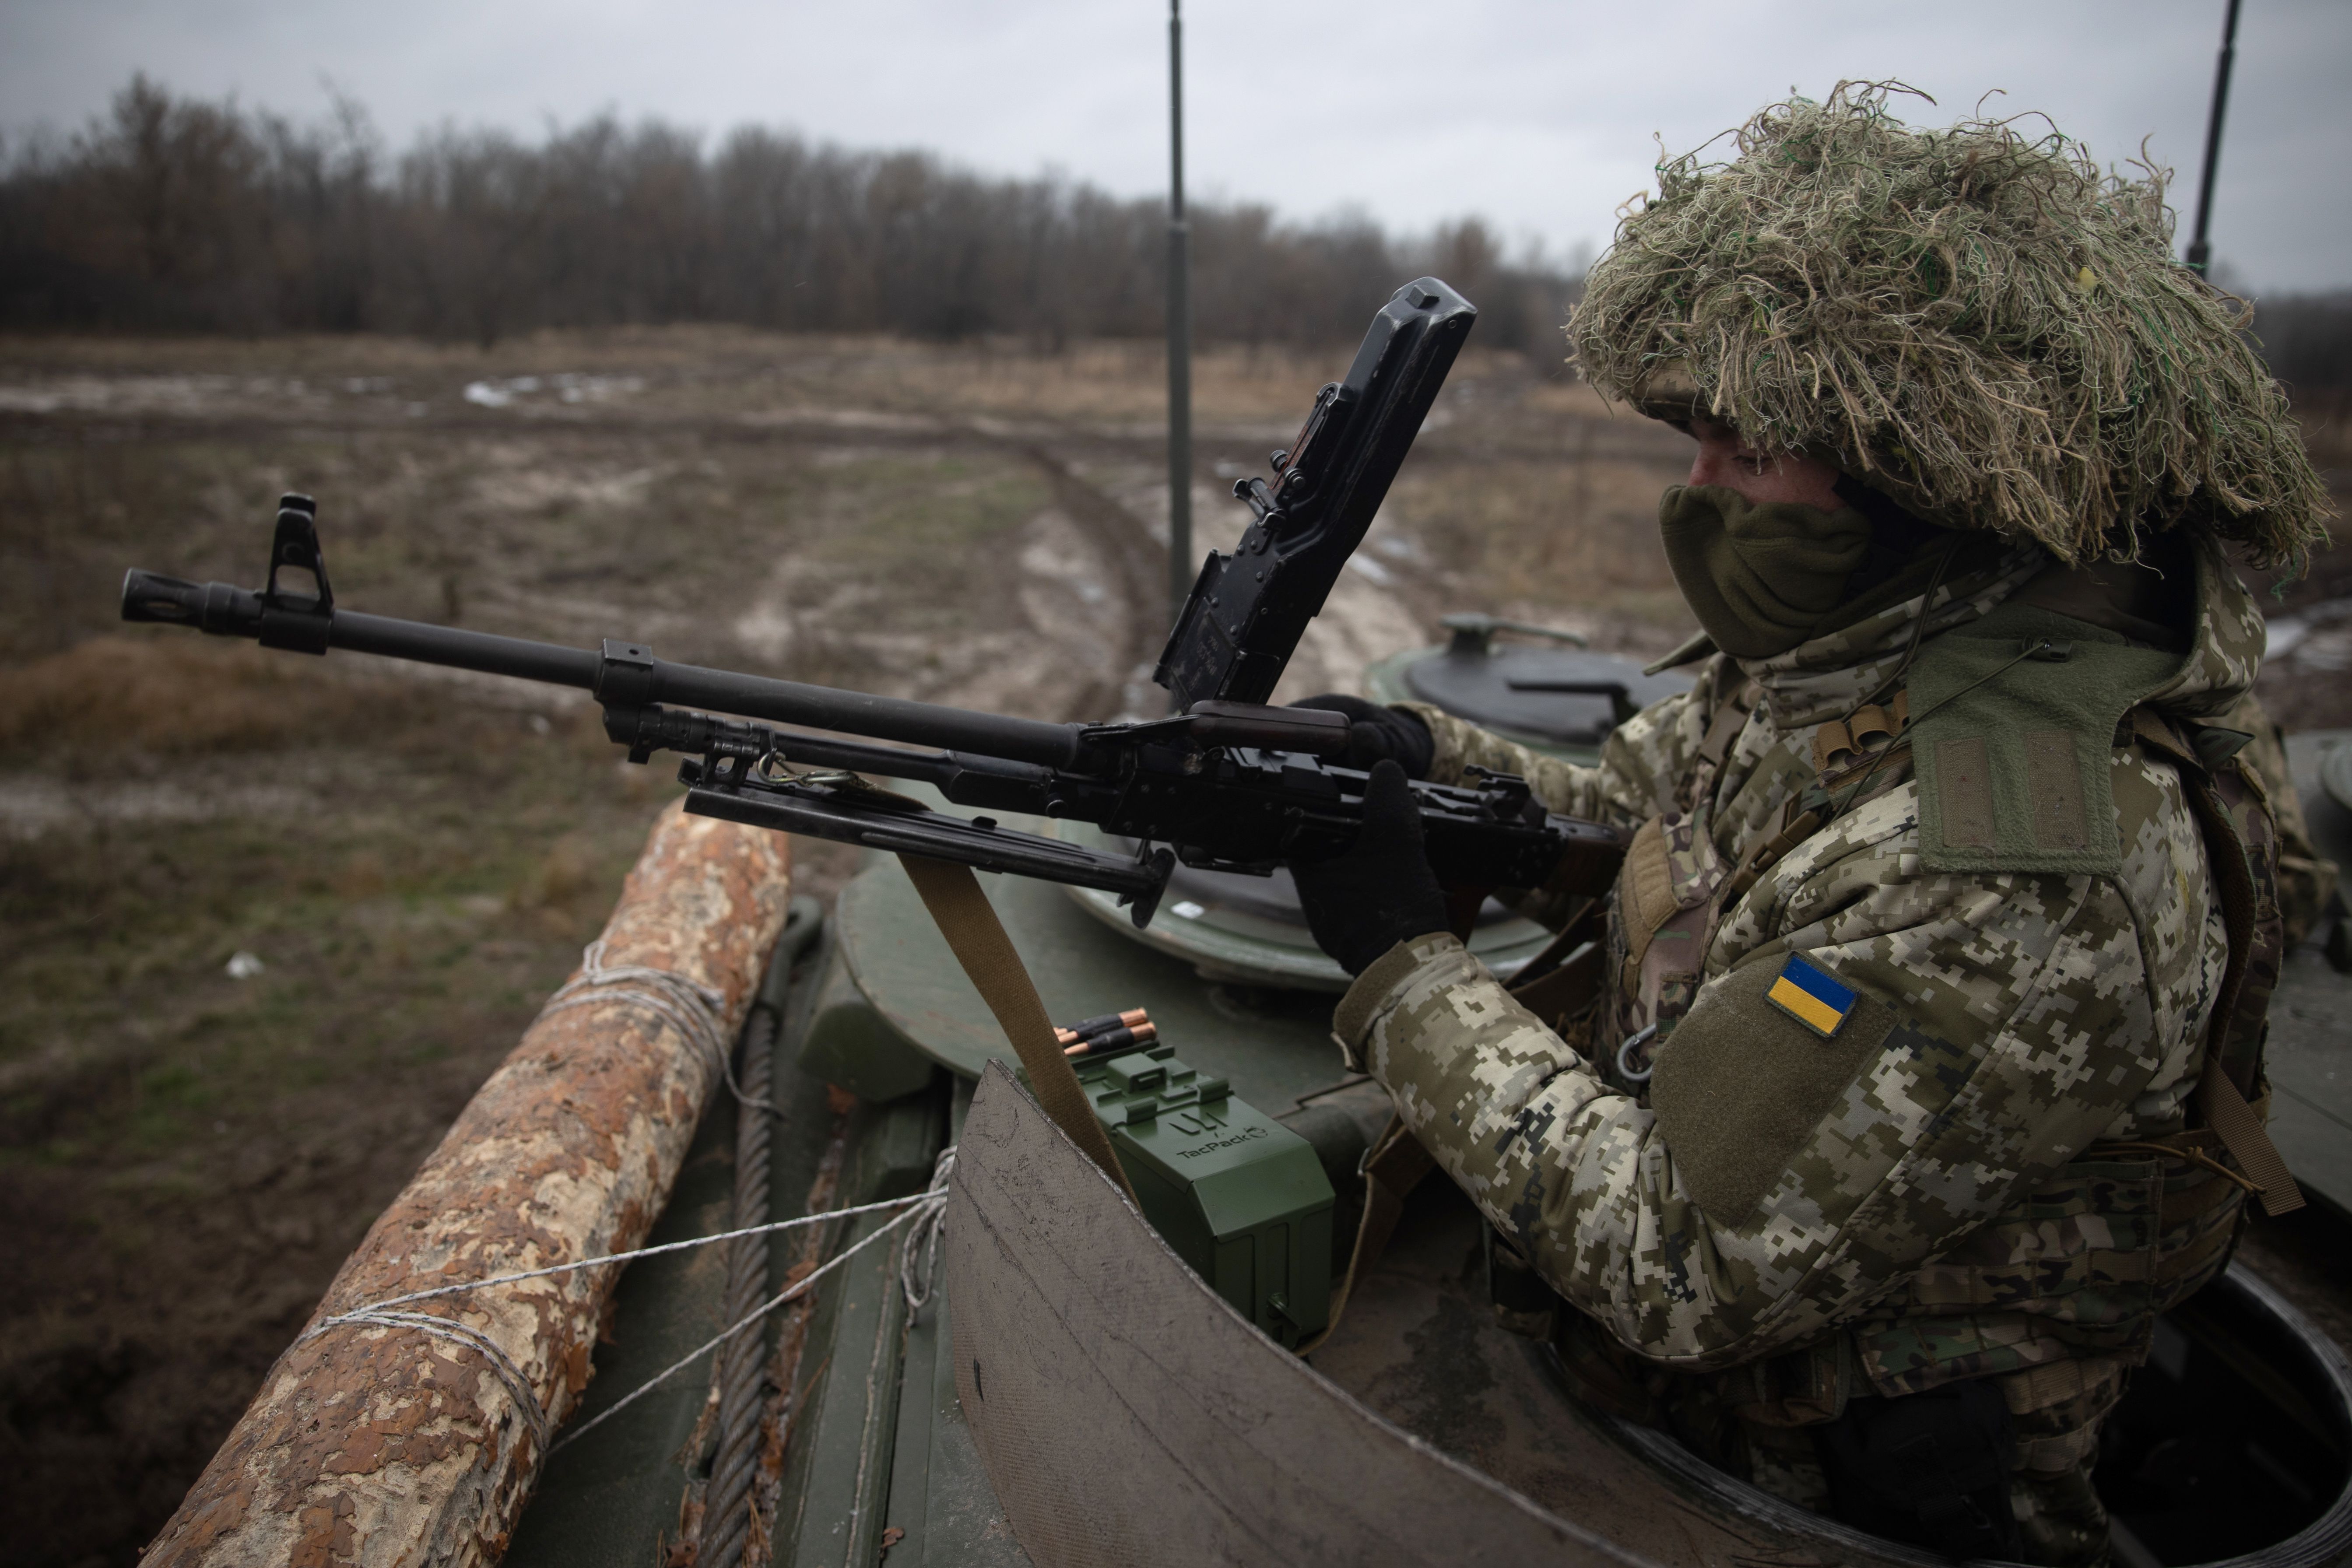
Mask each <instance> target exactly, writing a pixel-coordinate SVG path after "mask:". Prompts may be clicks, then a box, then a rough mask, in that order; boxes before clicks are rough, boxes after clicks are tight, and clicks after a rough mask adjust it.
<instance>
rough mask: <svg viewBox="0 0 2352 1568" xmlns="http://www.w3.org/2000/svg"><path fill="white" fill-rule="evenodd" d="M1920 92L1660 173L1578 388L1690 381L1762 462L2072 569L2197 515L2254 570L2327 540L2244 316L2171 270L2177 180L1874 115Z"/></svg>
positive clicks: (1583, 328) (1595, 326)
mask: <svg viewBox="0 0 2352 1568" xmlns="http://www.w3.org/2000/svg"><path fill="white" fill-rule="evenodd" d="M1910 90H1911V89H1906V88H1903V87H1901V86H1900V85H1899V84H1895V83H1854V82H1843V83H1840V84H1839V86H1838V88H1837V89H1836V90H1835V91H1834V92H1832V93H1831V94H1830V96H1829V99H1828V101H1826V102H1822V103H1813V102H1809V101H1807V100H1803V99H1794V100H1790V101H1789V102H1787V103H1780V104H1775V105H1773V106H1772V107H1770V108H1769V109H1766V110H1763V111H1762V112H1760V113H1759V114H1758V115H1757V116H1756V117H1755V118H1754V119H1752V120H1750V121H1748V123H1747V124H1746V125H1744V126H1742V127H1741V128H1740V129H1739V130H1738V132H1736V133H1735V135H1736V139H1737V142H1738V157H1737V158H1736V159H1735V160H1733V161H1732V162H1729V163H1702V162H1700V159H1699V154H1698V153H1687V154H1685V155H1684V156H1683V157H1680V158H1676V159H1673V160H1670V161H1668V162H1665V163H1662V164H1661V165H1660V166H1659V169H1658V195H1656V196H1655V197H1654V198H1652V199H1650V200H1648V201H1647V202H1646V203H1644V204H1643V205H1641V206H1640V207H1638V208H1637V209H1635V210H1634V211H1633V212H1632V213H1631V214H1629V215H1628V216H1626V217H1625V218H1624V220H1623V221H1622V223H1621V224H1620V225H1619V226H1618V230H1617V238H1616V243H1615V244H1614V245H1613V246H1612V247H1611V249H1610V251H1609V253H1608V254H1607V255H1606V256H1605V257H1603V258H1601V261H1600V262H1599V263H1598V264H1597V265H1595V266H1594V268H1592V272H1591V278H1590V279H1589V280H1588V283H1587V289H1586V293H1585V297H1584V302H1583V304H1582V305H1581V306H1580V307H1579V308H1578V309H1577V310H1576V312H1575V314H1574V316H1573V317H1572V319H1571V320H1570V327H1569V331H1570V337H1571V339H1572V340H1573V342H1574V345H1575V353H1574V358H1575V363H1577V365H1578V367H1579V368H1580V370H1581V371H1582V373H1583V374H1584V375H1585V377H1586V379H1588V380H1589V381H1591V383H1592V384H1593V385H1594V386H1595V387H1597V388H1598V389H1599V390H1600V391H1601V394H1602V395H1604V396H1614V397H1620V398H1626V399H1630V400H1633V401H1635V402H1636V403H1643V404H1644V405H1647V406H1654V399H1645V397H1644V394H1645V392H1647V391H1648V390H1650V389H1651V388H1654V387H1655V386H1656V385H1657V384H1658V383H1659V382H1661V381H1663V380H1667V379H1676V380H1678V379H1680V378H1681V377H1680V376H1678V375H1677V374H1676V372H1677V371H1679V372H1680V373H1681V375H1686V376H1687V378H1688V381H1689V382H1691V383H1695V384H1696V395H1695V405H1696V412H1699V413H1703V414H1706V415H1708V416H1711V417H1714V418H1716V419H1718V420H1720V421H1722V422H1723V423H1726V424H1728V425H1730V426H1733V427H1734V428H1736V429H1737V430H1738V431H1739V433H1740V434H1741V435H1742V436H1743V437H1746V438H1747V439H1748V440H1749V441H1751V442H1754V443H1755V444H1756V445H1758V446H1759V447H1764V448H1766V449H1768V450H1809V451H1812V452H1815V453H1818V454H1820V455H1822V456H1824V457H1828V458H1832V460H1833V461H1835V462H1836V463H1837V464H1838V465H1839V466H1840V467H1841V468H1844V469H1846V470H1847V471H1848V472H1849V473H1852V474H1853V475H1854V476H1855V477H1856V478H1857V479H1862V480H1863V481H1864V482H1865V483H1868V484H1870V485H1872V486H1874V488H1877V489H1882V490H1884V491H1885V492H1886V493H1887V494H1889V495H1892V496H1894V497H1895V499H1896V500H1900V501H1902V502H1903V503H1904V504H1905V505H1906V506H1908V507H1909V508H1911V509H1912V510H1915V511H1916V512H1918V513H1919V514H1920V515H1922V516H1925V517H1927V518H1931V519H1933V520H1934V521H1938V522H1943V523H1946V524H1948V525H1952V526H1963V527H1978V528H1993V529H1998V530H2000V531H2003V532H2008V533H2012V534H2022V535H2027V536H2030V537H2032V538H2034V539H2037V540H2040V541H2041V542H2042V543H2043V544H2045V545H2047V546H2048V547H2049V548H2050V549H2051V550H2052V551H2053V552H2055V553H2056V554H2057V555H2059V556H2060V557H2062V558H2063V559H2065V560H2068V561H2074V560H2077V559H2080V558H2082V557H2084V556H2085V555H2089V554H2094V553H2096V552H2102V551H2114V552H2121V553H2125V554H2132V553H2136V552H2137V536H2138V531H2140V530H2142V529H2148V528H2154V529H2165V528H2171V527H2174V526H2177V525H2179V524H2183V523H2189V524H2195V525H2201V526H2203V527H2206V528H2209V529H2210V530H2211V531H2213V532H2215V533H2217V534H2219V535H2221V537H2223V538H2225V539H2231V540H2234V541H2238V542H2241V543H2242V544H2244V545H2245V546H2246V548H2247V550H2248V551H2249V552H2250V553H2251V555H2252V558H2253V560H2254V561H2255V562H2256V563H2258V564H2262V565H2265V566H2267V565H2272V564H2275V563H2281V562H2288V561H2296V562H2299V561H2300V560H2301V558H2302V557H2304V556H2305V554H2307V553H2308V552H2309V551H2310V550H2311V549H2312V548H2313V547H2314V546H2315V545H2318V544H2321V543H2323V542H2325V541H2326V529H2325V527H2324V520H2325V518H2326V515H2327V511H2328V502H2327V495H2326V489H2325V488H2324V487H2323V486H2322V485H2321V483H2320V480H2319V477H2318V475H2317V474H2316V473H2315V472H2314V471H2313V468H2312V466H2311V460H2310V458H2308V457H2307V456H2306V455H2305V451H2304V447H2303V442H2302V438H2301V435H2300V433H2299V431H2298V430H2297V428H2296V426H2295V423H2294V418H2293V417H2292V416H2291V415H2290V414H2289V412H2288V409H2287V405H2286V399H2285V396H2284V394H2283V393H2281V391H2280V390H2279V387H2278V384H2276V383H2275V382H2274V381H2273V379H2272V377H2271V374H2270V373H2269V371H2268V370H2267V369H2266V368H2265V367H2264V365H2263V362H2262V360H2261V359H2260V357H2259V356H2258V355H2257V354H2256V353H2255V352H2254V350H2253V349H2252V347H2251V346H2249V344H2248V343H2247V342H2246V341H2245V339H2244V338H2243V337H2242V336H2241V335H2240V332H2241V329H2242V327H2243V326H2244V325H2245V323H2246V319H2247V309H2246V307H2245V306H2244V305H2243V304H2242V302H2241V301H2239V300H2235V299H2233V298H2232V297H2231V296H2230V295H2227V294H2225V293H2223V292H2221V290H2220V289H2215V288H2213V287H2212V286H2211V285H2210V284H2209V283H2207V282H2206V281H2205V280H2204V279H2201V278H2200V277H2199V276H2198V275H2197V274H2196V273H2194V272H2192V271H2190V270H2189V268H2187V267H2185V266H2183V265H2182V264H2180V263H2179V262H2178V261H2176V260H2174V259H2173V256H2172V220H2171V214H2170V212H2169V211H2168V209H2167V208H2166V206H2165V205H2164V183H2165V178H2166V171H2162V170H2158V169H2153V168H2147V167H2146V166H2144V165H2143V166H2141V174H2140V175H2139V176H2138V177H2126V176H2124V175H2121V174H2102V173H2101V171H2100V169H2099V167H2098V165H2097V164H2096V163H2094V162H2093V161H2092V159H2091V156H2090V154H2089V153H2088V152H2087V151H2086V150H2085V149H2084V147H2083V146H2082V145H2081V144H2080V143H2079V142H2074V141H2071V140H2069V139H2067V138H2066V137H2064V136H2062V135H2059V134H2057V133H2056V132H2051V133H2049V134H2046V135H2043V136H2042V137H2040V138H2038V139H2032V140H2029V139H2028V138H2027V137H2026V136H2024V135H2022V134H2021V133H2020V132H2019V131H2018V130H2017V129H2016V125H2017V123H2018V122H2017V121H1990V120H1967V121H1961V122H1960V123H1959V124H1958V125H1955V126H1953V127H1952V128H1951V129H1950V130H1948V131H1914V130H1911V129H1909V128H1907V127H1906V126H1905V125H1904V124H1903V123H1902V122H1901V121H1898V120H1897V119H1895V116H1894V115H1893V114H1892V113H1891V112H1889V110H1888V109H1887V100H1888V98H1889V97H1890V96H1891V95H1892V94H1893V93H1895V92H1898V91H1902V92H1908V91H1910ZM1919 96H1921V97H1923V98H1924V97H1925V95H1924V94H1921V95H1919ZM1929 101H1933V100H1929ZM1676 362H1680V363H1679V364H1677V363H1676Z"/></svg>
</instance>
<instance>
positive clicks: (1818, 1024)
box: [1764, 955, 1854, 1039]
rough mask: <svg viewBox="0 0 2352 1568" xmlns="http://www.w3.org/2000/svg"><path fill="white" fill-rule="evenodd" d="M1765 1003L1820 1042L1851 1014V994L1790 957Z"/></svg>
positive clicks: (1844, 987)
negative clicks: (1799, 1025)
mask: <svg viewBox="0 0 2352 1568" xmlns="http://www.w3.org/2000/svg"><path fill="white" fill-rule="evenodd" d="M1764 999H1765V1000H1766V1001H1768V1002H1769V1003H1771V1004H1772V1005H1774V1006H1775V1007H1778V1008H1780V1011H1782V1012H1783V1013H1786V1014H1787V1015H1789V1016H1790V1017H1791V1018H1794V1019H1795V1020H1797V1022H1799V1023H1800V1024H1802V1025H1803V1026H1805V1027H1807V1028H1808V1029H1811V1031H1812V1032H1813V1033H1815V1034H1816V1035H1819V1036H1821V1037H1822V1038H1823V1039H1827V1038H1829V1037H1831V1036H1832V1035H1834V1034H1836V1033H1837V1032H1838V1026H1840V1025H1841V1024H1843V1023H1844V1022H1845V1020H1846V1015H1847V1014H1849V1013H1852V1012H1853V1004H1854V994H1853V991H1852V990H1851V989H1850V988H1848V987H1846V986H1843V985H1841V984H1838V983H1837V982H1836V981H1835V980H1832V979H1831V978H1830V976H1829V975H1828V974H1827V973H1824V972H1823V971H1822V970H1819V969H1816V968H1814V967H1813V966H1812V965H1811V964H1810V963H1806V962H1805V961H1804V960H1803V959H1801V958H1798V957H1796V956H1794V955H1791V956H1790V959H1789V962H1788V964H1787V965H1786V966H1785V967H1784V968H1782V969H1781V971H1780V978H1779V979H1777V980H1775V981H1773V982H1772V989H1770V990H1769V991H1767V992H1766V993H1764Z"/></svg>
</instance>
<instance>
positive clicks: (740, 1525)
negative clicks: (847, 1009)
mask: <svg viewBox="0 0 2352 1568" xmlns="http://www.w3.org/2000/svg"><path fill="white" fill-rule="evenodd" d="M823 924H824V910H823V909H822V908H821V907H820V906H819V905H818V903H817V901H816V900H814V899H809V898H800V899H794V900H793V907H792V912H791V914H790V915H789V916H787V917H786V919H785V921H784V932H783V936H782V938H781V939H780V940H779V941H778V942H777V944H776V956H775V958H774V959H773V960H772V962H771V963H770V964H769V966H768V974H767V978H766V979H765V980H763V981H762V982H761V985H760V996H759V1000H758V1001H756V1002H755V1003H753V1004H752V1006H751V1016H749V1017H748V1018H746V1019H745V1020H744V1023H743V1055H742V1067H741V1074H740V1076H741V1079H742V1086H743V1087H742V1094H741V1097H740V1100H739V1101H738V1103H737V1106H736V1111H735V1218H734V1228H736V1229H738V1230H742V1229H748V1228H751V1227H752V1226H763V1225H765V1224H767V1223H768V1188H769V1170H768V1166H769V1160H768V1150H769V1143H770V1132H771V1128H772V1118H771V1117H770V1115H769V1113H768V1109H767V1108H768V1106H769V1104H770V1095H769V1089H770V1087H771V1085H772V1081H773V1078H774V1072H775V1056H776V1037H777V1035H778V1033H779V1032H780V1031H781V1030H782V1026H783V1015H784V1003H785V997H786V994H787V993H788V991H789V989H790V986H791V983H792V971H793V964H794V963H796V962H797V961H798V960H799V958H800V955H801V954H802V953H803V952H805V951H806V950H807V947H808V944H809V942H810V941H811V940H812V939H813V938H814V936H815V935H816V933H817V931H818V930H819V928H820V927H821V926H822V925H823ZM771 1246H772V1243H771V1241H770V1238H769V1237H766V1236H747V1237H742V1238H741V1239H740V1240H739V1241H737V1242H736V1243H735V1244H734V1246H733V1247H732V1248H731V1249H730V1253H729V1256H728V1260H727V1307H726V1313H725V1319H724V1321H728V1322H734V1321H739V1320H740V1319H741V1318H742V1317H744V1316H745V1315H746V1314H748V1313H750V1312H751V1310H753V1309H754V1308H756V1307H757V1306H758V1305H759V1304H760V1302H761V1299H762V1298H764V1297H765V1296H766V1295H767V1293H768V1257H769V1252H770V1249H771ZM766 1360H767V1342H766V1337H765V1335H763V1334H743V1335H740V1336H739V1337H738V1338H736V1339H734V1340H731V1341H730V1342H728V1344H727V1346H726V1348H725V1349H724V1350H723V1351H721V1352H720V1353H719V1374H718V1375H719V1452H718V1456H717V1458H714V1459H713V1460H712V1461H711V1466H710V1481H709V1486H708V1488H707V1489H705V1491H704V1493H703V1514H702V1518H703V1530H704V1532H705V1533H704V1537H703V1544H702V1550H701V1551H700V1552H698V1553H697V1555H696V1562H697V1563H698V1564H704V1565H707V1568H739V1564H740V1563H741V1560H742V1556H743V1545H744V1542H745V1541H746V1540H748V1539H749V1537H750V1534H751V1492H752V1486H753V1483H754V1482H755V1481H757V1480H758V1479H759V1469H760V1447H761V1445H760V1415H761V1407H762V1406H763V1405H765V1403H766V1399H765V1394H766V1390H765V1388H764V1387H763V1386H762V1381H761V1368H762V1366H763V1365H764V1363H765V1362H766Z"/></svg>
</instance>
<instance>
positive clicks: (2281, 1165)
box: [2197, 1051, 2303, 1217]
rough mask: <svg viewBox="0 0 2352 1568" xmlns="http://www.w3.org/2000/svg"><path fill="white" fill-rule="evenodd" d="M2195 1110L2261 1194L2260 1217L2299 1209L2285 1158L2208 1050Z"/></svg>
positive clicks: (2296, 1190)
mask: <svg viewBox="0 0 2352 1568" xmlns="http://www.w3.org/2000/svg"><path fill="white" fill-rule="evenodd" d="M2197 1110H2198V1112H2199V1113H2200V1115H2202V1116H2203V1117H2204V1118H2205V1125H2206V1126H2208V1127H2210V1128H2211V1129H2212V1130H2213V1132H2214V1135H2215V1136H2216V1137H2218V1138H2220V1139H2221V1147H2223V1148H2224V1149H2227V1150H2228V1151H2229V1152H2230V1154H2231V1158H2233V1159H2235V1160H2236V1161H2237V1162H2238V1167H2239V1169H2241V1170H2242V1171H2244V1172H2245V1173H2246V1177H2247V1179H2248V1180H2249V1181H2252V1183H2253V1184H2254V1190H2255V1191H2256V1192H2258V1193H2260V1194H2262V1199H2263V1213H2264V1214H2267V1215H2272V1216H2273V1217H2275V1216H2277V1215H2283V1214H2287V1213H2290V1212H2292V1211H2293V1210H2295V1209H2299V1208H2301V1207H2302V1206H2303V1189H2302V1188H2301V1187H2298V1186H2296V1185H2295V1184H2294V1173H2292V1172H2290V1171H2289V1170H2288V1169H2287V1168H2286V1159H2285V1157H2284V1155H2282V1154H2280V1152H2278V1145H2277V1144H2275V1143H2273V1142H2271V1135H2270V1134H2269V1133H2268V1132H2266V1131H2263V1121H2262V1118H2261V1117H2259V1116H2256V1115H2255V1114H2254V1108H2253V1107H2252V1106H2251V1105H2248V1104H2247V1103H2246V1097H2245V1096H2244V1095H2242V1094H2241V1093H2239V1092H2238V1086H2237V1085H2236V1084H2234V1083H2232V1082H2231V1081H2230V1075H2229V1074H2228V1073H2226V1072H2223V1071H2222V1070H2221V1063H2220V1062H2218V1061H2216V1060H2214V1059H2213V1057H2212V1054H2211V1053H2210V1051H2209V1052H2208V1053H2207V1057H2206V1061H2205V1071H2204V1072H2203V1074H2202V1075H2200V1077H2199V1078H2198V1079H2197Z"/></svg>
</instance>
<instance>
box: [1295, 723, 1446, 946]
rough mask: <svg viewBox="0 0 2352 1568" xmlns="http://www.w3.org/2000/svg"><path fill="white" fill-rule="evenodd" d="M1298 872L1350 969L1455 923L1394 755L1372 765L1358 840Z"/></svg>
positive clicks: (1315, 913)
mask: <svg viewBox="0 0 2352 1568" xmlns="http://www.w3.org/2000/svg"><path fill="white" fill-rule="evenodd" d="M1350 700H1352V699H1350ZM1341 711H1345V710H1341ZM1424 733H1425V731H1424ZM1290 874H1291V875H1292V876H1293V877H1294V878H1296V879H1297V882H1298V903H1299V907H1300V908H1301V909H1302V910H1305V911H1306V914H1307V930H1308V931H1311V932H1312V933H1314V937H1315V943H1316V945H1317V946H1318V947H1320V948H1321V949H1322V950H1323V951H1324V952H1328V953H1329V954H1330V955H1331V956H1332V957H1333V958H1335V959H1337V960H1339V967H1340V968H1342V969H1344V970H1346V971H1347V972H1348V973H1350V974H1361V973H1363V972H1364V971H1365V970H1367V969H1370V967H1371V966H1372V965H1373V964H1374V963H1377V962H1378V961H1379V959H1380V957H1381V954H1382V953H1385V952H1388V951H1389V949H1391V948H1392V947H1394V946H1395V945H1396V944H1397V943H1399V942H1408V941H1410V940H1412V938H1414V937H1417V936H1427V935H1428V934H1430V933H1431V932H1432V931H1446V930H1450V929H1451V927H1452V921H1450V920H1449V919H1448V918H1447V914H1446V907H1445V895H1444V893H1443V892H1442V891H1440V890H1439V889H1438V886H1437V873H1436V872H1434V871H1433V870H1431V869H1430V868H1429V856H1428V854H1427V852H1426V851H1425V850H1424V849H1423V845H1422V837H1421V808H1420V807H1419V806H1418V805H1415V804H1414V803H1413V798H1412V790H1411V789H1410V788H1409V787H1407V785H1406V783H1405V776H1404V769H1402V767H1400V766H1398V765H1397V764H1396V763H1394V762H1393V761H1390V760H1387V759H1382V760H1381V761H1380V762H1377V763H1373V764H1372V770H1371V780H1370V783H1369V784H1366V785H1365V787H1364V826H1363V831H1362V832H1360V833H1359V834H1358V835H1357V836H1356V842H1355V843H1354V844H1353V845H1351V846H1349V847H1348V848H1347V849H1346V850H1345V851H1343V852H1341V853H1340V854H1338V855H1334V856H1332V857H1331V858H1329V859H1328V860H1318V861H1315V862H1313V863H1298V862H1294V863H1293V864H1292V866H1291V868H1290Z"/></svg>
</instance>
